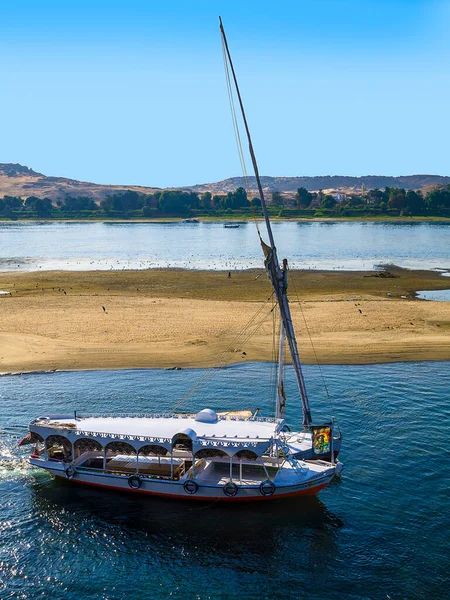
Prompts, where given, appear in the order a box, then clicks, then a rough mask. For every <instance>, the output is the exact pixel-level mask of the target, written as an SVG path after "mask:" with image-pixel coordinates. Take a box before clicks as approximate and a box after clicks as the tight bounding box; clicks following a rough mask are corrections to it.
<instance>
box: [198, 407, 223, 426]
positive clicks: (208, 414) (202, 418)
mask: <svg viewBox="0 0 450 600" xmlns="http://www.w3.org/2000/svg"><path fill="white" fill-rule="evenodd" d="M195 420H196V421H198V422H199V423H217V421H218V417H217V413H216V412H215V411H213V410H211V409H210V408H204V409H203V410H201V411H200V412H198V413H197V414H196V415H195Z"/></svg>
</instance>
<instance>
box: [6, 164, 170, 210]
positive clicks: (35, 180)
mask: <svg viewBox="0 0 450 600" xmlns="http://www.w3.org/2000/svg"><path fill="white" fill-rule="evenodd" d="M158 189H159V188H155V187H143V186H139V185H101V184H97V183H89V182H85V181H77V180H76V179H67V178H65V177H47V176H46V175H42V173H37V172H36V171H33V170H32V169H29V168H28V167H24V166H23V165H19V164H12V163H0V198H1V197H3V196H21V197H22V198H27V197H28V196H37V197H38V198H50V200H53V201H55V200H58V199H62V198H65V197H66V196H89V197H90V198H94V199H95V200H97V201H100V200H103V198H105V196H107V195H108V194H114V193H116V192H124V191H126V190H133V191H136V192H141V193H143V194H151V193H153V192H155V191H157V190H158Z"/></svg>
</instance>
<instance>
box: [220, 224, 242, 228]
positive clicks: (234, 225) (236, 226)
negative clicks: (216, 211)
mask: <svg viewBox="0 0 450 600" xmlns="http://www.w3.org/2000/svg"><path fill="white" fill-rule="evenodd" d="M224 227H225V229H238V228H239V227H240V225H239V223H225V225H224Z"/></svg>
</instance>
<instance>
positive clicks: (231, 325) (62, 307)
mask: <svg viewBox="0 0 450 600" xmlns="http://www.w3.org/2000/svg"><path fill="white" fill-rule="evenodd" d="M449 287H450V280H448V279H446V278H444V277H441V276H440V275H439V274H438V273H436V272H433V271H408V270H405V269H399V268H396V267H389V275H388V276H381V275H380V274H379V273H378V274H377V273H376V272H373V271H368V272H334V271H333V272H329V271H292V272H291V273H290V279H289V294H290V300H291V307H292V314H293V319H294V323H295V326H296V330H297V336H298V342H299V348H300V354H301V357H302V360H303V362H305V363H315V362H316V357H317V358H318V360H319V361H320V363H322V364H367V363H385V362H400V361H423V360H450V335H449V333H450V312H449V303H448V302H430V301H421V300H417V299H415V292H416V291H417V290H433V289H448V288H449ZM0 290H2V291H7V292H8V294H4V295H0V307H1V310H0V373H12V372H29V371H51V370H74V369H121V368H151V367H160V368H174V367H181V368H188V367H210V366H216V365H225V364H229V363H241V362H247V361H269V360H272V359H273V341H274V339H276V335H274V323H273V317H274V314H275V315H276V314H277V311H276V310H272V308H273V299H272V298H271V288H270V284H269V282H268V279H267V276H266V274H265V273H264V271H263V270H262V269H261V270H248V271H237V272H233V273H232V275H231V277H230V278H228V273H226V272H218V271H182V270H180V271H178V270H146V271H88V272H75V271H70V272H69V271H64V272H62V271H61V272H57V271H45V272H39V273H37V272H32V273H10V272H8V273H0ZM252 319H253V321H252ZM249 323H250V326H248V325H249ZM243 332H245V333H243ZM252 332H253V334H252V335H250V334H251V333H252Z"/></svg>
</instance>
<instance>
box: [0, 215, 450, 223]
mask: <svg viewBox="0 0 450 600" xmlns="http://www.w3.org/2000/svg"><path fill="white" fill-rule="evenodd" d="M186 218H189V217H181V216H180V217H156V218H155V217H153V218H145V217H136V218H134V217H133V218H129V219H127V218H122V219H118V218H110V219H109V218H104V217H103V218H95V217H93V218H92V219H80V218H74V219H48V218H45V217H41V218H33V219H16V220H11V219H6V218H5V217H0V223H181V222H183V221H184V220H185V219H186ZM191 218H193V217H191ZM195 218H196V219H198V221H199V222H200V223H233V222H238V223H252V222H254V221H255V220H256V221H258V222H259V223H261V222H263V221H264V217H263V216H261V215H258V216H257V217H256V219H255V217H253V216H250V215H221V216H208V215H205V216H196V217H195ZM270 221H271V222H273V221H276V222H277V223H297V222H298V223H301V222H308V223H311V222H317V223H322V222H327V223H333V222H334V223H342V222H350V223H358V222H359V223H367V222H372V223H449V222H450V217H440V216H423V215H422V216H418V215H417V216H410V217H393V216H390V215H367V216H357V217H344V216H342V217H340V216H338V215H333V216H328V217H325V216H323V217H294V216H293V217H290V216H281V217H279V216H277V215H272V214H271V215H270Z"/></svg>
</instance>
